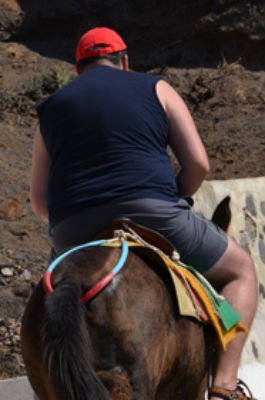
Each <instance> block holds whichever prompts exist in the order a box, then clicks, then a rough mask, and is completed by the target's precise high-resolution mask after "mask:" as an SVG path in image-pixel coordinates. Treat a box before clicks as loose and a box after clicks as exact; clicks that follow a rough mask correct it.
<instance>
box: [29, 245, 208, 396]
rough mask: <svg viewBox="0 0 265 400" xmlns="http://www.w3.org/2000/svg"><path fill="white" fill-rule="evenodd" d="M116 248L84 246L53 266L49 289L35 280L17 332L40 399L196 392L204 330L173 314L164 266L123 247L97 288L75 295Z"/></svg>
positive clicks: (204, 367) (204, 355)
mask: <svg viewBox="0 0 265 400" xmlns="http://www.w3.org/2000/svg"><path fill="white" fill-rule="evenodd" d="M119 255H120V249H112V248H102V247H97V248H88V249H87V250H83V251H80V252H78V253H77V254H73V255H72V256H69V257H68V258H66V260H65V261H64V262H62V263H61V265H60V266H59V267H58V268H57V270H56V271H55V273H54V276H53V284H54V286H55V287H56V289H55V291H54V292H53V293H52V294H49V295H45V293H44V290H43V287H42V283H41V282H40V283H39V285H38V287H37V288H36V290H35V291H34V293H33V296H32V298H31V299H30V302H29V304H28V306H27V308H26V311H25V314H24V317H23V324H22V335H21V337H22V352H23V357H24V362H25V365H26V369H27V373H28V377H29V380H30V382H31V384H32V387H33V389H34V390H35V392H36V394H37V395H38V397H39V399H40V400H106V399H113V400H183V399H185V400H202V399H203V398H204V392H205V390H206V388H207V380H208V371H209V353H210V349H211V346H210V342H209V336H208V334H207V332H206V330H205V329H204V327H203V326H202V325H201V324H199V323H197V322H196V321H194V320H192V319H190V318H184V317H180V316H179V314H178V308H177V303H176V300H175V298H174V291H173V288H172V286H171V285H172V284H171V283H170V280H169V277H168V275H167V272H166V271H165V270H164V269H163V268H161V267H159V266H158V265H154V264H153V265H152V267H150V266H149V265H148V264H147V262H146V261H144V260H143V259H142V258H140V257H139V256H137V255H136V254H134V253H133V252H130V253H129V257H128V259H127V261H126V266H125V268H124V269H123V270H122V272H121V273H119V274H118V276H116V278H115V279H114V281H113V282H112V283H111V284H110V285H109V286H108V287H107V288H106V289H105V290H104V291H103V292H102V293H100V294H99V295H98V296H97V297H96V298H94V299H93V300H92V301H91V302H89V303H87V304H86V305H83V304H81V303H80V302H79V297H80V295H81V294H82V293H84V291H85V290H86V289H87V288H88V287H89V286H90V285H91V284H93V282H97V281H98V279H100V278H101V277H102V276H104V275H105V274H106V273H107V272H108V271H110V270H111V269H112V268H113V266H114V265H115V263H116V262H117V260H118V258H119Z"/></svg>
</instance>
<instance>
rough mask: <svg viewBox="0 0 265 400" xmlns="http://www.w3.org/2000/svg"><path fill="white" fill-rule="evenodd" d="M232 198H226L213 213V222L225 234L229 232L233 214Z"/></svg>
mask: <svg viewBox="0 0 265 400" xmlns="http://www.w3.org/2000/svg"><path fill="white" fill-rule="evenodd" d="M230 200H231V197H230V196H226V197H225V198H224V199H223V200H222V201H221V202H220V203H219V204H218V205H217V207H216V209H215V210H214V212H213V216H212V221H213V222H215V223H216V224H217V225H218V226H220V228H222V229H223V230H224V231H225V232H227V231H228V228H229V225H230V222H231V218H232V213H231V207H230Z"/></svg>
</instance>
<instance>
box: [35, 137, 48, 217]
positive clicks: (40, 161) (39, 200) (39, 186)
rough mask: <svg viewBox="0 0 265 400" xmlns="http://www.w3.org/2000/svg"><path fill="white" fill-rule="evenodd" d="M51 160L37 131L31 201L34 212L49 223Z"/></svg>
mask: <svg viewBox="0 0 265 400" xmlns="http://www.w3.org/2000/svg"><path fill="white" fill-rule="evenodd" d="M50 165H51V160H50V156H49V154H48V152H47V149H46V147H45V143H44V140H43V137H42V135H41V132H40V131H37V133H36V135H35V140H34V146H33V156H32V169H31V188H30V200H31V207H32V210H33V211H34V212H35V214H37V215H38V216H40V217H41V218H42V219H44V220H45V221H48V208H47V201H46V195H47V187H48V179H49V170H50Z"/></svg>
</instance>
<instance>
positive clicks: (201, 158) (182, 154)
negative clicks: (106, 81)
mask: <svg viewBox="0 0 265 400" xmlns="http://www.w3.org/2000/svg"><path fill="white" fill-rule="evenodd" d="M156 92H157V96H158V98H159V100H160V103H161V105H162V107H163V108H164V110H165V112H166V114H167V117H168V120H169V144H170V146H171V148H172V150H173V152H174V154H175V156H176V157H177V159H178V162H179V164H180V167H181V170H180V172H179V174H178V177H177V183H178V189H179V195H180V196H182V197H188V196H192V195H193V194H194V193H195V192H196V191H197V189H198V188H199V187H200V185H201V183H202V182H203V180H204V178H205V177H206V175H207V173H208V172H209V170H210V166H209V161H208V156H207V154H206V150H205V147H204V145H203V143H202V140H201V138H200V136H199V134H198V131H197V129H196V126H195V123H194V121H193V118H192V116H191V114H190V112H189V110H188V108H187V106H186V105H185V103H184V101H183V100H182V98H181V97H180V96H179V95H178V94H177V92H176V91H175V90H174V89H173V88H172V87H171V86H170V85H169V84H168V83H166V82H165V81H163V80H161V81H159V82H158V83H157V85H156Z"/></svg>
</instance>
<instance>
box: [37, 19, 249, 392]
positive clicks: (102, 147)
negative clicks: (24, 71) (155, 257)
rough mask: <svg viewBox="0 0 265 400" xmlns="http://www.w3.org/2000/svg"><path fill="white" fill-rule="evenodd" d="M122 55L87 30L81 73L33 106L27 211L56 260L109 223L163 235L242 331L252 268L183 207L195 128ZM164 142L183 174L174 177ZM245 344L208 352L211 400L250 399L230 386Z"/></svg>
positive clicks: (103, 31)
mask: <svg viewBox="0 0 265 400" xmlns="http://www.w3.org/2000/svg"><path fill="white" fill-rule="evenodd" d="M126 49H127V46H126V44H125V42H124V41H123V39H122V38H121V37H120V36H119V35H118V34H117V32H115V31H114V30H112V29H109V28H104V27H100V28H94V29H91V30H89V31H88V32H86V33H85V34H84V35H83V36H82V37H81V39H80V41H79V43H78V45H77V49H76V68H77V72H78V75H79V76H78V77H77V78H76V79H74V80H73V81H72V82H71V83H69V84H68V85H66V86H65V87H63V88H62V89H60V90H59V91H57V92H56V93H55V94H53V95H52V96H50V97H49V98H48V99H47V100H46V101H44V102H43V103H42V104H41V105H40V106H39V107H38V114H39V120H40V131H38V132H37V134H36V137H35V143H34V151H33V167H32V182H31V202H32V208H33V210H34V211H35V212H36V213H37V214H38V215H39V216H41V217H42V218H43V219H45V220H48V222H49V232H50V236H51V239H52V246H53V249H54V252H55V253H57V254H59V253H61V252H62V250H63V249H66V248H69V247H70V246H74V245H78V244H81V243H85V242H87V241H89V240H92V239H93V238H94V237H95V236H96V235H97V234H98V233H99V232H101V231H103V230H104V229H106V228H108V226H109V225H110V224H111V222H112V220H113V219H117V218H123V217H126V218H130V219H131V220H133V221H134V222H136V223H140V224H141V225H144V226H146V227H148V228H151V229H153V230H155V231H157V232H159V233H161V234H163V235H164V236H165V237H166V238H167V239H168V240H169V241H170V242H171V244H173V246H174V247H175V249H176V250H177V251H178V253H179V254H180V259H181V261H182V262H184V263H186V264H188V265H192V266H194V267H195V268H196V269H197V270H198V271H199V272H200V273H202V274H203V275H204V276H205V277H206V278H207V279H208V280H209V282H210V283H211V284H212V285H213V286H214V287H215V288H216V289H218V290H219V291H220V293H221V294H222V295H223V296H224V297H225V298H226V299H227V300H228V301H229V302H230V304H231V305H232V306H233V307H234V309H235V310H236V311H237V312H238V313H239V315H240V316H241V318H242V322H243V324H244V325H245V326H246V327H247V328H248V329H249V328H250V327H251V324H252V321H253V317H254V315H255V311H256V307H257V280H256V275H255V268H254V265H253V262H252V260H251V258H250V256H249V255H248V254H247V253H246V252H245V251H244V250H243V249H242V248H240V247H239V246H238V245H237V244H236V243H235V242H234V241H233V240H232V239H231V238H230V237H228V236H227V235H226V234H225V233H224V232H223V231H222V230H221V229H220V228H218V227H217V226H216V225H215V224H214V223H212V222H211V221H208V220H206V219H204V218H202V217H200V216H198V215H196V214H195V213H193V212H192V211H191V208H190V206H189V204H188V203H187V201H186V200H185V198H186V197H189V196H192V195H193V194H194V193H195V192H196V191H197V189H198V188H199V187H200V185H201V183H202V181H203V180H204V178H205V176H206V175H207V173H208V172H209V161H208V158H207V155H206V151H205V148H204V146H203V143H202V141H201V139H200V136H199V134H198V132H197V129H196V127H195V124H194V121H193V119H192V117H191V115H190V113H189V111H188V109H187V107H186V105H185V103H184V101H183V100H182V99H181V97H180V96H179V95H178V94H177V93H176V91H175V90H174V89H173V88H172V87H171V86H170V85H169V84H168V83H166V82H165V81H164V80H162V79H161V78H160V77H158V76H153V75H149V74H145V73H139V72H132V71H129V66H128V55H127V53H126ZM168 144H169V145H170V146H171V148H172V150H173V152H174V154H175V156H176V157H177V160H178V162H179V164H180V167H181V169H180V172H179V174H178V176H177V178H176V177H175V175H174V172H173V170H172V167H171V163H170V158H169V156H168V153H167V145H168ZM246 338H247V333H243V332H241V333H239V334H238V336H237V337H236V339H234V340H233V341H232V342H231V343H230V344H229V346H228V349H227V351H223V350H222V349H220V350H219V351H217V352H216V354H215V360H214V365H213V377H212V386H211V387H210V389H209V392H208V396H209V398H210V399H211V400H217V399H220V398H222V399H225V400H228V399H238V400H239V399H240V400H246V399H249V398H251V395H249V394H248V393H247V392H246V390H244V389H243V388H242V381H241V382H238V380H237V374H238V368H239V363H240V357H241V354H242V350H243V348H244V344H245V341H246ZM243 386H244V385H243ZM249 396H250V397H249Z"/></svg>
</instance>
